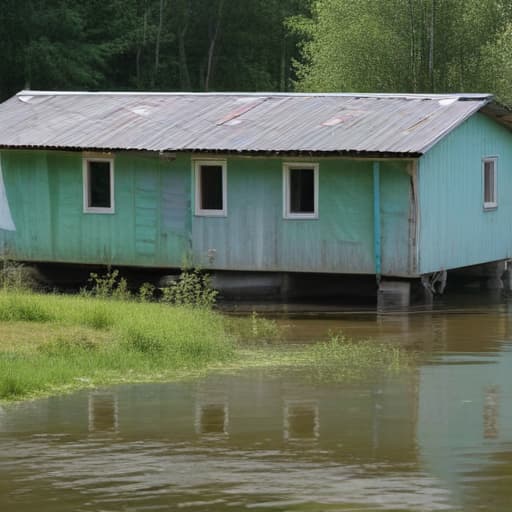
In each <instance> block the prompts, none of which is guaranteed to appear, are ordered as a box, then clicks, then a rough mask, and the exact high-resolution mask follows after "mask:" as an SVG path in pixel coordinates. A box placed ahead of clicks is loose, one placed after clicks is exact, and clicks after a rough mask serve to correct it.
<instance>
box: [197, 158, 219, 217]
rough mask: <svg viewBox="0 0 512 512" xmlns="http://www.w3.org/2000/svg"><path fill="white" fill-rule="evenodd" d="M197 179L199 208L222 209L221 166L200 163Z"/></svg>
mask: <svg viewBox="0 0 512 512" xmlns="http://www.w3.org/2000/svg"><path fill="white" fill-rule="evenodd" d="M199 179H200V182H199V185H200V192H201V194H200V196H201V198H200V202H201V210H222V209H223V200H222V166H221V165H201V167H200V178H199Z"/></svg>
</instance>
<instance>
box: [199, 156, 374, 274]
mask: <svg viewBox="0 0 512 512" xmlns="http://www.w3.org/2000/svg"><path fill="white" fill-rule="evenodd" d="M290 161H293V159H291V160H290ZM315 162H317V161H315ZM318 162H319V163H320V170H319V218H318V219H308V220H296V219H284V218H283V171H282V169H283V160H280V159H260V158H254V159H243V158H238V159H237V158H230V159H228V170H227V176H228V178H227V179H228V214H227V217H225V218H222V217H221V218H215V217H202V216H194V218H193V227H192V233H193V253H194V256H195V257H196V258H197V260H196V261H197V263H199V264H201V265H203V266H206V267H211V268H225V269H245V270H289V271H305V272H340V273H373V224H372V223H373V216H372V204H373V201H372V197H373V196H372V181H371V180H372V178H371V176H372V175H371V163H369V162H356V161H353V160H321V161H318Z"/></svg>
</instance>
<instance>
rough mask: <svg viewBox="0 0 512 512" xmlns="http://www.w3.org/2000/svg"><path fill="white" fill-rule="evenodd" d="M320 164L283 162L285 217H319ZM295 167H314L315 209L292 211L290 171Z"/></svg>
mask: <svg viewBox="0 0 512 512" xmlns="http://www.w3.org/2000/svg"><path fill="white" fill-rule="evenodd" d="M318 167H319V166H318V164H317V163H311V162H285V163H284V164H283V218H285V219H318ZM293 169H313V171H314V187H315V190H314V198H313V199H314V211H313V212H311V213H294V212H291V211H290V171H293Z"/></svg>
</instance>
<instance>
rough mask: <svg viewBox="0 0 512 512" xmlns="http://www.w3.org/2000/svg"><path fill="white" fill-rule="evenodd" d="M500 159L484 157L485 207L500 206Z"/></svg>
mask: <svg viewBox="0 0 512 512" xmlns="http://www.w3.org/2000/svg"><path fill="white" fill-rule="evenodd" d="M497 163H498V159H497V158H496V157H493V158H484V159H483V169H482V172H483V191H484V209H486V210H488V209H492V208H496V207H497V206H498V172H497V167H498V165H497Z"/></svg>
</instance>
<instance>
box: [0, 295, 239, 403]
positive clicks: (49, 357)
mask: <svg viewBox="0 0 512 512" xmlns="http://www.w3.org/2000/svg"><path fill="white" fill-rule="evenodd" d="M5 321H9V322H12V321H23V322H27V321H31V322H39V323H38V324H34V325H37V326H38V327H37V329H39V330H40V331H41V332H44V331H45V329H46V325H48V326H61V327H62V328H64V327H69V328H70V329H66V330H64V331H63V334H56V335H54V336H53V337H52V338H51V339H50V340H49V341H47V342H44V343H42V344H39V348H25V349H23V350H22V349H20V350H19V351H18V350H16V349H15V350H16V351H15V352H14V353H13V352H12V350H13V349H12V348H11V349H2V346H1V345H0V399H14V398H21V397H23V396H33V395H37V394H40V393H42V394H47V393H51V392H52V391H53V390H57V389H58V390H63V389H66V388H70V389H72V388H76V387H80V386H83V385H85V384H87V385H97V384H100V383H105V382H110V383H112V382H122V381H124V380H126V379H129V380H131V381H137V380H141V381H148V380H161V379H171V378H174V377H176V376H177V375H179V374H180V372H185V371H190V370H194V371H197V370H200V369H202V368H206V367H207V366H209V365H211V364H216V363H219V362H223V361H229V360H230V359H232V358H233V357H234V343H233V338H232V336H231V335H230V334H228V333H227V332H226V330H225V326H224V321H223V318H222V317H221V316H220V315H219V314H218V313H215V312H213V311H209V310H207V309H204V308H200V309H198V308H190V307H184V306H180V307H170V306H169V305H166V304H156V303H140V302H136V301H123V300H115V301H113V300H104V299H98V298H95V297H84V296H61V295H42V294H35V293H29V292H13V291H8V290H2V291H0V322H5ZM41 322H45V324H42V323H41ZM88 329H90V330H88ZM97 329H108V331H107V332H108V340H109V341H105V339H104V336H103V339H104V341H102V342H100V341H98V335H99V333H98V331H97ZM0 332H1V331H0ZM0 342H1V335H0Z"/></svg>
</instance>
